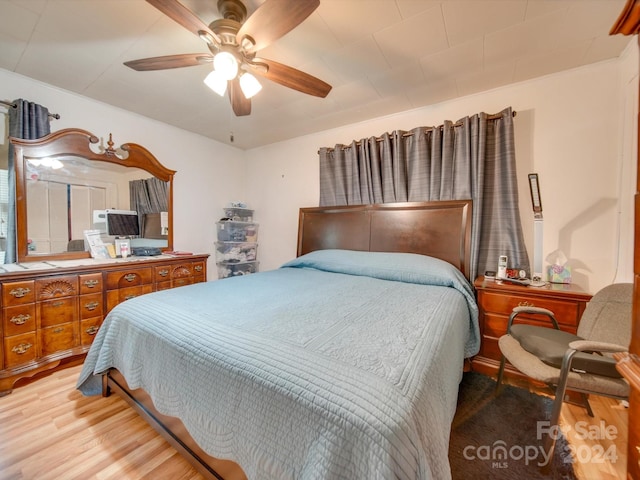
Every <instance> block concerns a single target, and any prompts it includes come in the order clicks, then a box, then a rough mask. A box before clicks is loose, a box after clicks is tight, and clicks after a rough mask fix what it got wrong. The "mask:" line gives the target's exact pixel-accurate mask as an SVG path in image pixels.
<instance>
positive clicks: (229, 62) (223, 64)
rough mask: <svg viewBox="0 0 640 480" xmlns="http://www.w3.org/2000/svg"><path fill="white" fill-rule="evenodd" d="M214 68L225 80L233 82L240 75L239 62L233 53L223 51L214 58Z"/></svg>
mask: <svg viewBox="0 0 640 480" xmlns="http://www.w3.org/2000/svg"><path fill="white" fill-rule="evenodd" d="M213 68H214V69H215V71H216V72H218V73H219V74H220V75H221V76H222V77H223V78H224V79H225V80H233V79H234V78H236V75H238V60H237V59H236V57H235V55H233V53H231V52H228V51H226V50H223V51H221V52H218V53H216V56H215V57H213Z"/></svg>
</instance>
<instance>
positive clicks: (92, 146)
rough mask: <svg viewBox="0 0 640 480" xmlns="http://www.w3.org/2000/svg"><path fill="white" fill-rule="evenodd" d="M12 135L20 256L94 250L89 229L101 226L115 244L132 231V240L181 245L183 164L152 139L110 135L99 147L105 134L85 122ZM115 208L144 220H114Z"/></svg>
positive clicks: (166, 247)
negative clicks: (176, 235) (178, 187)
mask: <svg viewBox="0 0 640 480" xmlns="http://www.w3.org/2000/svg"><path fill="white" fill-rule="evenodd" d="M11 142H12V143H13V145H14V148H15V160H16V161H15V167H16V223H17V253H18V261H33V260H52V259H57V260H61V259H73V258H86V257H88V256H89V253H88V252H87V251H86V250H87V248H86V247H85V241H84V237H85V232H86V231H88V230H94V231H95V230H99V231H100V236H101V237H102V239H103V241H104V242H105V243H107V244H115V243H116V242H115V240H116V236H126V237H129V238H130V245H131V247H132V248H135V247H154V248H156V249H161V250H165V251H166V250H172V249H173V216H172V199H173V175H174V173H175V171H173V170H170V169H168V168H166V167H164V166H163V165H162V164H160V163H159V162H158V160H157V159H156V158H155V157H154V156H153V155H152V154H151V153H150V152H149V151H148V150H147V149H145V148H144V147H142V146H140V145H137V144H134V143H129V144H124V145H122V146H121V147H120V148H119V149H114V148H113V142H112V140H111V137H109V142H108V146H107V147H106V148H104V147H102V148H99V146H98V138H97V137H95V136H94V135H92V134H90V133H89V132H87V131H84V130H80V129H64V130H59V131H57V132H54V133H51V134H50V135H47V136H45V137H42V138H39V139H36V140H22V139H16V138H11ZM96 147H98V148H96ZM96 150H98V153H97V152H96ZM114 210H115V211H119V212H130V213H132V214H133V216H134V218H136V217H137V225H136V228H132V227H131V226H129V227H128V229H127V230H122V228H120V229H113V228H109V225H112V226H113V224H115V221H116V220H115V218H116V217H114V215H113V211H114ZM109 218H111V219H112V220H109Z"/></svg>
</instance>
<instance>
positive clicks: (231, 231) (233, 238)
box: [216, 220, 258, 242]
mask: <svg viewBox="0 0 640 480" xmlns="http://www.w3.org/2000/svg"><path fill="white" fill-rule="evenodd" d="M216 226H217V229H218V241H220V242H257V241H258V224H257V223H253V222H235V221H232V220H227V221H222V222H216Z"/></svg>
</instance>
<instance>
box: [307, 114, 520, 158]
mask: <svg viewBox="0 0 640 480" xmlns="http://www.w3.org/2000/svg"><path fill="white" fill-rule="evenodd" d="M517 113H518V112H516V111H515V110H513V111H512V112H511V116H512V117H515V116H516V114H517ZM499 118H502V113H494V114H492V115H487V120H498V119H499ZM461 125H462V122H456V123H454V124H453V126H454V127H460V126H461ZM442 127H443V126H442V125H440V126H438V127H427V128H426V129H425V133H427V132H430V131H431V130H433V129H434V128H442ZM402 136H403V137H412V136H413V132H407V133H403V134H402ZM382 140H383V139H382V138H380V137H376V141H377V142H381V141H382ZM356 145H357V146H360V142H356ZM350 146H351V145H346V146H345V147H344V148H343V150H344V149H346V148H349V147H350ZM333 150H335V149H333V148H327V151H328V152H331V151H333ZM318 154H320V150H318Z"/></svg>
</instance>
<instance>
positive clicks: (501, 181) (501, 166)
mask: <svg viewBox="0 0 640 480" xmlns="http://www.w3.org/2000/svg"><path fill="white" fill-rule="evenodd" d="M319 156H320V206H334V205H362V204H374V203H393V202H425V201H437V200H467V199H471V200H472V201H473V220H472V234H471V235H472V243H471V271H470V278H472V279H473V278H475V277H476V276H477V275H478V274H482V273H484V272H485V271H486V270H496V267H497V262H498V256H500V255H507V256H508V257H509V264H510V266H513V267H514V268H518V269H524V270H526V271H530V266H529V256H528V254H527V250H526V247H525V244H524V236H523V234H522V225H521V222H520V213H519V210H518V183H517V178H516V159H515V145H514V133H513V112H512V109H511V108H510V107H509V108H506V109H505V110H503V111H502V112H500V113H499V114H497V115H487V114H486V113H478V114H476V115H473V116H470V117H464V118H462V119H460V120H459V121H458V122H456V123H453V122H451V121H445V122H444V124H443V125H442V126H439V127H433V128H425V127H418V128H415V129H413V130H411V131H400V130H397V131H395V132H393V133H385V134H383V135H381V136H380V137H371V138H364V139H362V140H360V141H355V140H354V141H353V142H351V144H350V145H348V146H347V145H336V146H335V147H333V148H328V147H323V148H321V149H320V151H319Z"/></svg>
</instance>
